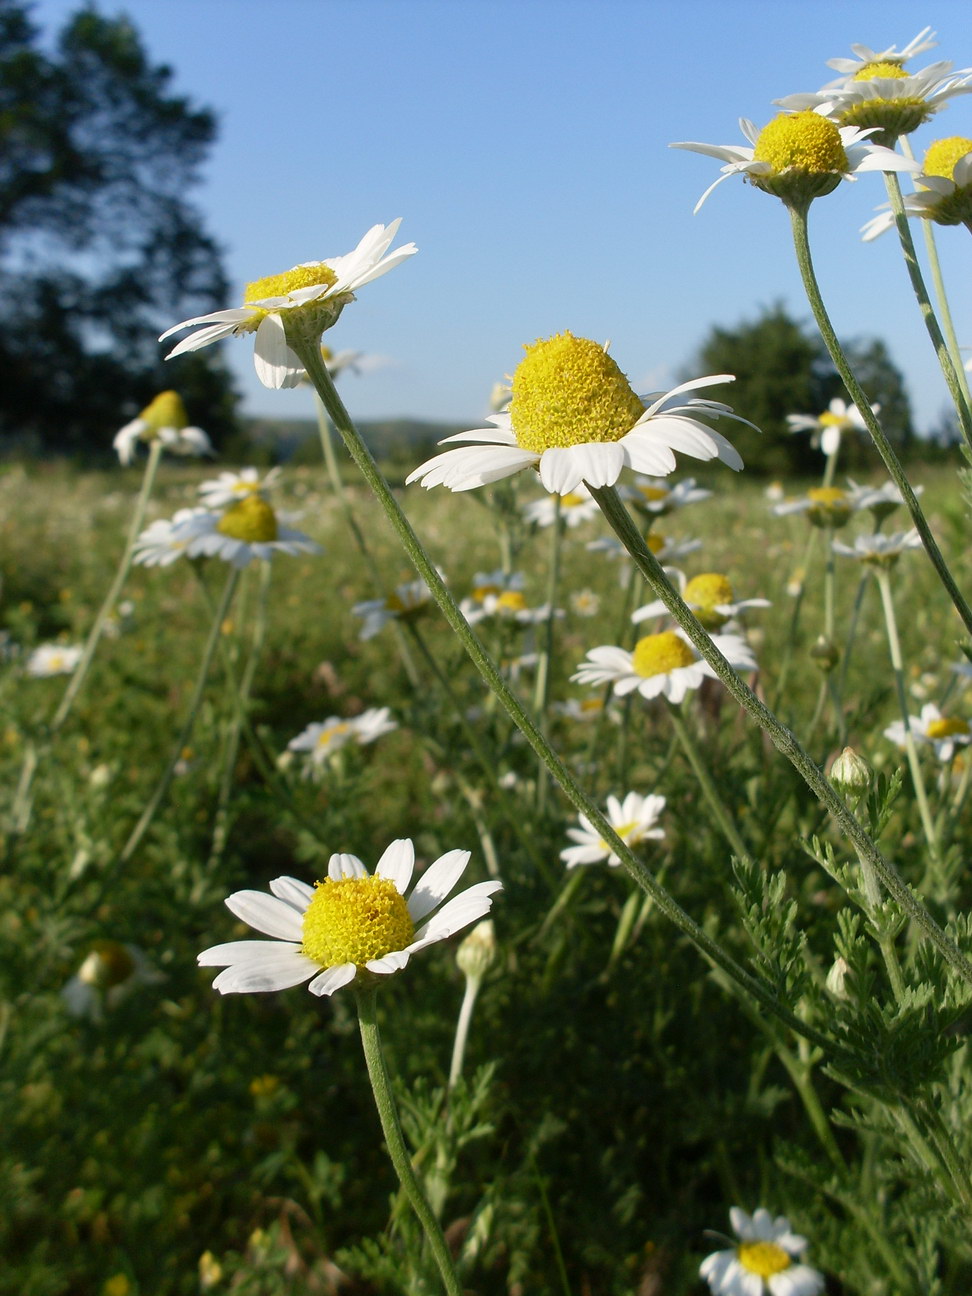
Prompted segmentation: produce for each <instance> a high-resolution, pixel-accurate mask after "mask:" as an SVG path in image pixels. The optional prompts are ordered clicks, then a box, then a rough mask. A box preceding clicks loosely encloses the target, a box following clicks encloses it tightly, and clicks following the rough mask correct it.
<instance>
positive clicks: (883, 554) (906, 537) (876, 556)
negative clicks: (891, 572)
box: [831, 529, 922, 567]
mask: <svg viewBox="0 0 972 1296" xmlns="http://www.w3.org/2000/svg"><path fill="white" fill-rule="evenodd" d="M831 548H832V549H833V551H834V553H838V554H842V555H843V556H844V557H845V558H856V559H857V561H858V562H861V563H867V564H868V565H869V566H871V567H893V566H894V564H895V563H896V562H897V561H898V559H899V558H900V557H901V555H902V554H903V553H909V552H910V551H911V550H914V549H921V548H922V543H921V536H920V535H919V534H918V532H917V531H915V530H914V529H912V530H911V531H897V532H895V533H894V534H893V535H883V534H882V533H881V532H876V533H875V534H874V535H859V536H855V537H854V543H853V545H845V544H842V543H841V542H840V541H839V540H834V541H832V543H831Z"/></svg>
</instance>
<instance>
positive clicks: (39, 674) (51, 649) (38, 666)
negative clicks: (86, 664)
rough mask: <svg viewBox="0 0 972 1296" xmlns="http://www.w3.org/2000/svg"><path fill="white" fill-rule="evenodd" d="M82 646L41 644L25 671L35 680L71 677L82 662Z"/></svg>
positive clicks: (35, 650) (28, 659) (29, 658)
mask: <svg viewBox="0 0 972 1296" xmlns="http://www.w3.org/2000/svg"><path fill="white" fill-rule="evenodd" d="M83 652H84V647H83V645H81V644H41V645H40V647H38V648H35V649H34V651H33V652H32V653H31V654H30V656H29V657H28V658H27V664H26V666H25V670H26V671H27V674H28V675H33V676H34V678H35V679H46V678H47V677H48V676H50V675H70V674H72V673H73V671H74V668H75V667H76V666H77V664H78V662H79V661H80V660H81V654H82V653H83Z"/></svg>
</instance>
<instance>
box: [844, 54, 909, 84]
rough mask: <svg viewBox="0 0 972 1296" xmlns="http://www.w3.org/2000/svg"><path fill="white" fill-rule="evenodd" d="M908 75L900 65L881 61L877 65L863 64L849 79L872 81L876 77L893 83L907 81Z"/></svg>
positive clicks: (887, 60)
mask: <svg viewBox="0 0 972 1296" xmlns="http://www.w3.org/2000/svg"><path fill="white" fill-rule="evenodd" d="M908 75H909V74H908V73H907V72H906V71H905V70H904V68H903V67H902V66H901V64H900V63H892V62H891V61H890V60H889V59H881V61H880V62H879V63H865V64H864V66H863V67H860V68H858V69H857V71H856V72H855V73H854V75H853V76H852V77H851V80H852V81H874V80H876V79H877V78H878V77H890V78H891V79H892V80H894V81H907V79H908Z"/></svg>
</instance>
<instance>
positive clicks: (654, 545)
mask: <svg viewBox="0 0 972 1296" xmlns="http://www.w3.org/2000/svg"><path fill="white" fill-rule="evenodd" d="M645 544H646V545H647V546H648V549H649V550H650V552H651V553H653V554H654V555H655V557H656V558H657V557H658V555H659V554H660V553H661V551H662V550H663V549H664V548H665V546H666V545H667V544H668V537H667V536H663V535H659V534H658V533H657V532H655V531H651V532H649V534H648V535H646V536H645Z"/></svg>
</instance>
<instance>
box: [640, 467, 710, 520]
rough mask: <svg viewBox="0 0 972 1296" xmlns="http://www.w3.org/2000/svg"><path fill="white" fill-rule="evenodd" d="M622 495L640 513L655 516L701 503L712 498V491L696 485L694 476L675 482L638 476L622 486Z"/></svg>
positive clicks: (661, 515) (661, 478)
mask: <svg viewBox="0 0 972 1296" xmlns="http://www.w3.org/2000/svg"><path fill="white" fill-rule="evenodd" d="M621 495H622V497H623V498H624V499H626V500H628V501H629V503H631V504H633V505H634V507H635V508H636V509H637V510H638V511H639V512H640V513H647V514H650V515H651V516H653V517H663V516H664V515H665V514H667V513H674V512H675V511H676V510H677V509H680V508H684V507H685V505H686V504H700V503H701V502H702V501H703V500H707V499H711V498H712V492H711V491H710V490H703V489H702V488H701V487H700V486H696V484H695V478H694V477H686V478H685V480H684V481H680V482H678V484H677V485H676V484H673V483H670V482H666V481H665V479H664V478H663V477H642V476H640V475H638V476H636V477H635V479H634V481H633V482H632V483H631V484H630V485H629V486H623V487H621Z"/></svg>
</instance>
